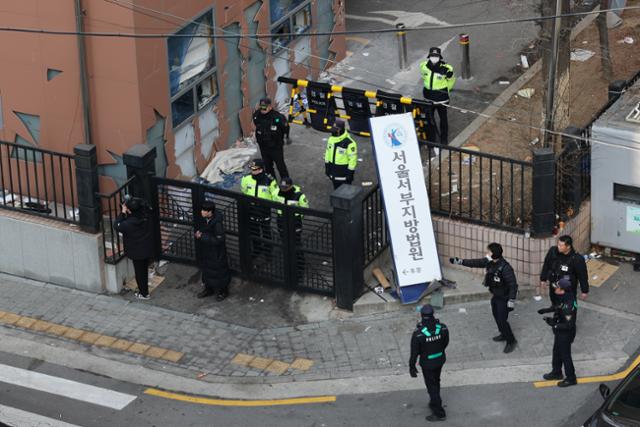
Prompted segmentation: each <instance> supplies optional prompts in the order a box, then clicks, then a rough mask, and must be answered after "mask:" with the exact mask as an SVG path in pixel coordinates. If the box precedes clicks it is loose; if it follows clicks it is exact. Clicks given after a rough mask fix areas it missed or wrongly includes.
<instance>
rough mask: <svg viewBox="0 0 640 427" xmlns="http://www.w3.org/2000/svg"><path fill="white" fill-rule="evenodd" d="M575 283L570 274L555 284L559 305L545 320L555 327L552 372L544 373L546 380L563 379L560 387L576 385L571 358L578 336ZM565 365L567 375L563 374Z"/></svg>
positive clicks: (554, 289)
mask: <svg viewBox="0 0 640 427" xmlns="http://www.w3.org/2000/svg"><path fill="white" fill-rule="evenodd" d="M572 287H573V285H572V284H571V279H570V278H569V276H563V277H562V278H560V280H558V281H557V282H556V283H555V286H553V291H554V293H555V295H556V296H557V297H558V299H559V301H560V302H559V305H557V306H556V307H555V308H554V314H553V317H545V318H544V320H545V321H546V322H547V324H548V325H549V326H551V328H553V358H552V360H551V366H552V369H551V372H549V373H548V374H544V375H543V378H544V379H545V380H562V381H560V382H559V383H558V387H569V386H572V385H576V384H577V383H578V381H577V380H576V371H575V368H574V367H573V359H572V358H571V344H572V343H573V340H574V339H575V337H576V314H577V311H578V304H577V302H576V297H575V294H574V293H573V291H572ZM563 366H564V373H565V376H566V377H564V379H563V376H562V367H563Z"/></svg>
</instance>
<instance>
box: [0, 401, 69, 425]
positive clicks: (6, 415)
mask: <svg viewBox="0 0 640 427" xmlns="http://www.w3.org/2000/svg"><path fill="white" fill-rule="evenodd" d="M0 422H3V423H6V424H8V425H11V426H38V427H80V426H77V425H75V424H69V423H65V422H64V421H58V420H56V419H54V418H47V417H43V416H42V415H38V414H32V413H31V412H27V411H21V410H20V409H16V408H12V407H10V406H4V405H0Z"/></svg>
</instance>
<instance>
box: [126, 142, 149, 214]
mask: <svg viewBox="0 0 640 427" xmlns="http://www.w3.org/2000/svg"><path fill="white" fill-rule="evenodd" d="M122 160H123V162H124V164H125V166H126V167H127V179H129V178H131V177H133V176H135V177H136V179H135V180H134V181H133V182H131V185H130V187H129V188H130V189H131V194H132V195H133V196H134V197H140V198H142V199H145V200H146V201H147V202H148V203H149V205H150V206H153V200H152V197H151V196H152V195H153V189H152V188H151V178H152V177H153V176H154V175H155V174H156V163H155V160H156V149H155V147H149V146H148V145H144V144H136V145H134V146H133V147H131V148H129V150H127V152H126V153H124V155H123V156H122Z"/></svg>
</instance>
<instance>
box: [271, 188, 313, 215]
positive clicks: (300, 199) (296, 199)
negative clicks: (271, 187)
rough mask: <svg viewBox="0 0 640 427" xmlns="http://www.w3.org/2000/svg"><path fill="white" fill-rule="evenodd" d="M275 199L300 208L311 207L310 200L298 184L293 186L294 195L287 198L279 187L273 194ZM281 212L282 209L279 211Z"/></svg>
mask: <svg viewBox="0 0 640 427" xmlns="http://www.w3.org/2000/svg"><path fill="white" fill-rule="evenodd" d="M273 201H274V202H278V203H282V204H285V205H287V206H297V207H300V208H308V207H309V202H308V201H307V197H306V196H305V195H304V193H302V191H300V187H299V186H297V185H294V186H293V197H291V198H290V199H287V198H286V197H284V196H281V195H280V189H277V190H276V192H275V193H274V194H273ZM281 212H282V211H278V213H281ZM296 215H299V214H296Z"/></svg>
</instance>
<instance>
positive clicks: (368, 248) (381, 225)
mask: <svg viewBox="0 0 640 427" xmlns="http://www.w3.org/2000/svg"><path fill="white" fill-rule="evenodd" d="M362 215H363V221H362V224H363V236H364V245H363V247H364V265H365V267H366V266H368V265H369V264H371V262H372V261H373V260H374V259H376V257H377V256H378V255H380V253H382V251H384V250H385V249H386V248H387V247H388V246H389V236H388V229H387V218H386V216H385V214H384V204H383V202H382V191H381V189H380V186H379V185H378V184H376V185H375V186H374V187H373V188H372V189H371V190H370V191H369V192H368V193H366V194H365V196H364V198H363V199H362Z"/></svg>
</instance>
